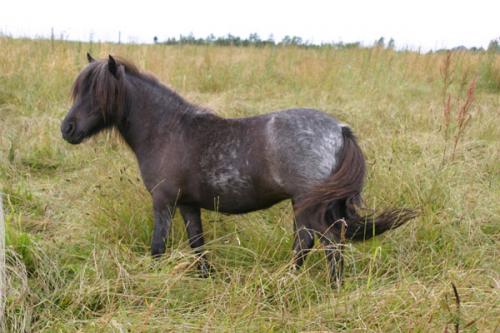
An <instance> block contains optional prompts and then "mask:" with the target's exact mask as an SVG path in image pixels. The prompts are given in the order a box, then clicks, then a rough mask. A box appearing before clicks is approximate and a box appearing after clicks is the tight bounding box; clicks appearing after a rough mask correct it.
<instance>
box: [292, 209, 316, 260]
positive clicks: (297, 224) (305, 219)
mask: <svg viewBox="0 0 500 333" xmlns="http://www.w3.org/2000/svg"><path fill="white" fill-rule="evenodd" d="M311 218H312V217H311V216H310V214H307V212H301V213H300V214H297V215H296V216H295V221H294V225H293V226H294V241H293V264H294V267H295V269H300V268H301V267H302V265H303V264H304V260H305V259H306V257H307V254H308V253H309V252H310V251H311V249H312V247H313V245H314V231H313V230H312V229H311V228H309V227H308V226H309V222H310V219H311Z"/></svg>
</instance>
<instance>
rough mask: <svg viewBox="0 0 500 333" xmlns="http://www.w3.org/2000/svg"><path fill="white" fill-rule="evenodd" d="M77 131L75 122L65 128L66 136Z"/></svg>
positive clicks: (67, 124)
mask: <svg viewBox="0 0 500 333" xmlns="http://www.w3.org/2000/svg"><path fill="white" fill-rule="evenodd" d="M74 131H75V124H74V123H73V122H68V123H66V124H65V125H64V127H63V132H64V134H66V135H71V134H73V132H74Z"/></svg>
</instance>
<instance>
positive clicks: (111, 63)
mask: <svg viewBox="0 0 500 333" xmlns="http://www.w3.org/2000/svg"><path fill="white" fill-rule="evenodd" d="M108 68H109V71H110V72H111V74H113V76H114V77H115V78H118V64H117V63H116V60H115V58H113V57H112V56H111V54H110V55H109V58H108Z"/></svg>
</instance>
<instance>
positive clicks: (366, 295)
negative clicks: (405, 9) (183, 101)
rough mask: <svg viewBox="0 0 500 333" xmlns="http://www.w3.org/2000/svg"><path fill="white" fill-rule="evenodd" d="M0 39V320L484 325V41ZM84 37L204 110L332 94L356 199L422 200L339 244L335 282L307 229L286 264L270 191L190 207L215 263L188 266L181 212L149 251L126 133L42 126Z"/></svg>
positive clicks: (498, 190)
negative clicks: (267, 204) (156, 255)
mask: <svg viewBox="0 0 500 333" xmlns="http://www.w3.org/2000/svg"><path fill="white" fill-rule="evenodd" d="M0 50H1V51H0V191H1V192H3V195H4V206H5V207H4V209H5V215H6V232H7V235H6V237H7V240H6V242H7V254H6V255H7V274H8V277H7V289H6V290H7V296H6V311H5V314H4V318H3V319H4V321H3V323H2V327H1V328H0V330H3V331H5V332H75V331H79V332H167V331H175V332H183V331H207V332H213V331H217V332H220V331H229V332H241V331H250V332H282V331H290V332H298V331H332V332H336V331H349V332H365V331H369V332H390V331H395V332H446V331H447V332H455V331H456V329H457V328H458V330H460V331H461V332H462V331H464V332H494V331H496V332H498V330H499V327H500V326H499V325H500V322H499V318H500V308H499V307H500V260H499V240H500V239H499V238H500V237H499V236H500V205H499V201H500V200H499V198H500V158H499V157H500V154H499V152H500V145H499V142H500V55H498V54H493V53H484V52H483V53H467V52H462V53H452V54H451V56H449V57H448V56H447V54H446V53H440V54H418V53H414V52H395V51H392V50H384V49H380V48H368V49H350V50H333V49H328V48H322V49H300V48H293V47H289V48H235V47H211V46H168V47H167V46H161V45H147V46H146V45H116V44H96V43H94V44H89V43H71V42H59V41H54V42H51V41H44V40H15V39H10V38H5V37H0ZM88 50H90V51H91V52H92V54H93V55H94V56H97V57H104V56H107V54H108V53H112V54H117V55H121V56H124V57H126V58H128V59H130V60H132V61H133V62H135V63H136V64H137V65H138V66H139V67H140V68H142V69H144V70H146V71H149V72H152V73H154V74H155V75H157V76H158V77H159V78H160V79H161V81H163V82H164V83H166V84H168V85H169V86H170V87H172V88H174V89H175V90H177V91H178V92H179V93H181V94H182V95H183V96H185V97H186V98H187V99H189V100H191V101H193V102H195V103H198V104H202V105H206V106H209V107H210V108H212V109H213V110H214V111H215V112H216V113H218V114H220V115H222V116H226V117H242V116H250V115H255V114H262V113H266V112H270V111H273V110H277V109H283V108H289V107H295V106H303V107H314V108H319V109H321V110H324V111H326V112H328V113H331V114H334V115H336V116H337V117H338V118H339V119H341V120H342V121H343V122H346V123H348V124H350V125H351V126H352V128H353V129H354V131H355V133H356V134H357V135H358V137H359V140H360V144H361V146H362V148H363V149H364V151H365V153H366V157H367V161H368V179H367V186H366V188H365V192H364V194H365V198H366V205H367V206H368V207H370V208H379V209H382V208H384V207H389V206H397V207H414V208H417V209H418V210H419V211H420V212H421V215H420V217H419V218H417V219H416V220H414V221H413V222H411V223H409V224H408V225H406V226H404V227H401V228H400V229H397V230H395V231H392V232H388V233H387V234H385V235H384V236H381V237H378V238H376V239H373V240H370V241H366V242H364V243H355V244H350V245H348V246H347V248H346V251H345V253H346V271H345V283H344V285H343V287H342V288H341V289H340V290H332V289H331V288H330V286H329V284H328V282H327V272H326V261H325V258H324V255H323V252H322V250H321V247H320V246H319V245H316V247H315V250H314V252H313V253H312V254H311V256H310V257H309V258H308V260H307V262H306V265H305V269H304V270H303V271H301V272H299V273H295V272H293V271H292V270H291V247H292V219H293V215H292V210H291V207H290V203H289V202H283V203H281V204H279V205H277V206H275V207H273V208H271V209H269V210H266V211H259V212H255V213H251V214H247V215H239V216H225V215H221V214H217V213H213V212H204V213H203V218H204V228H205V233H206V238H207V242H208V244H207V250H208V252H209V257H210V260H211V262H212V263H213V265H214V266H215V268H216V270H217V274H216V275H215V276H214V277H211V278H208V279H202V278H198V277H197V275H196V272H195V271H194V269H193V267H192V266H193V260H194V257H193V255H192V252H191V250H190V248H189V245H188V243H187V239H186V234H185V231H184V227H183V223H182V221H181V220H180V214H177V216H176V218H175V223H174V225H173V229H172V233H171V237H170V239H169V241H168V248H167V254H166V256H165V257H164V258H163V259H161V260H160V261H154V260H152V259H151V258H150V255H149V240H150V236H151V230H152V208H151V202H150V198H149V194H148V193H147V192H146V190H145V189H144V187H143V185H142V182H141V180H140V179H139V178H138V177H139V173H138V169H137V166H136V162H135V160H134V157H133V156H132V154H131V152H130V151H129V150H128V149H127V148H126V147H125V145H124V144H123V143H122V142H121V141H120V140H119V139H118V138H117V136H116V135H115V134H113V133H105V134H102V135H99V136H98V137H96V138H94V139H91V140H89V141H87V142H85V143H84V144H82V145H79V146H71V145H69V144H67V143H65V142H64V141H63V140H62V138H61V136H60V131H59V126H60V121H61V119H62V118H63V116H64V114H65V113H66V112H67V110H68V107H69V106H70V104H71V101H70V98H69V93H70V87H71V84H72V82H73V80H74V79H75V76H76V75H77V73H78V72H79V71H80V70H81V68H82V67H83V66H84V65H85V64H86V58H85V52H87V51H88ZM447 59H448V60H449V62H448V65H447ZM474 80H476V82H477V86H476V89H475V91H469V102H470V101H472V97H474V98H475V99H474V101H473V102H472V104H471V105H470V106H467V105H466V106H465V107H463V106H464V104H465V103H466V102H465V101H466V99H467V95H468V89H469V87H470V84H471V82H473V81H474ZM448 96H450V99H449V101H450V104H449V105H448V106H446V105H447V102H448ZM445 110H446V111H445ZM469 117H470V118H469ZM467 119H468V120H467ZM455 146H456V147H455ZM452 284H454V285H455V286H456V289H457V294H458V297H459V301H457V295H455V293H454V291H453V288H452Z"/></svg>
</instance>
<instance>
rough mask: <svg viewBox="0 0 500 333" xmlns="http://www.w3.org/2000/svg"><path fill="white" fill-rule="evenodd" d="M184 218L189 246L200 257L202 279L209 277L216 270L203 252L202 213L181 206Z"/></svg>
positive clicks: (195, 209) (196, 209) (199, 266)
mask: <svg viewBox="0 0 500 333" xmlns="http://www.w3.org/2000/svg"><path fill="white" fill-rule="evenodd" d="M179 209H180V211H181V215H182V218H183V219H184V223H185V224H186V231H187V234H188V238H189V245H191V248H192V249H193V250H194V252H195V253H196V256H197V257H198V258H197V259H198V269H199V271H200V275H201V276H202V277H208V276H209V275H210V274H211V273H213V272H214V269H213V268H212V266H210V264H209V263H208V260H207V256H206V254H205V253H204V252H203V245H204V243H205V241H204V239H203V227H202V225H201V212H200V208H199V207H194V206H180V207H179Z"/></svg>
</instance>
